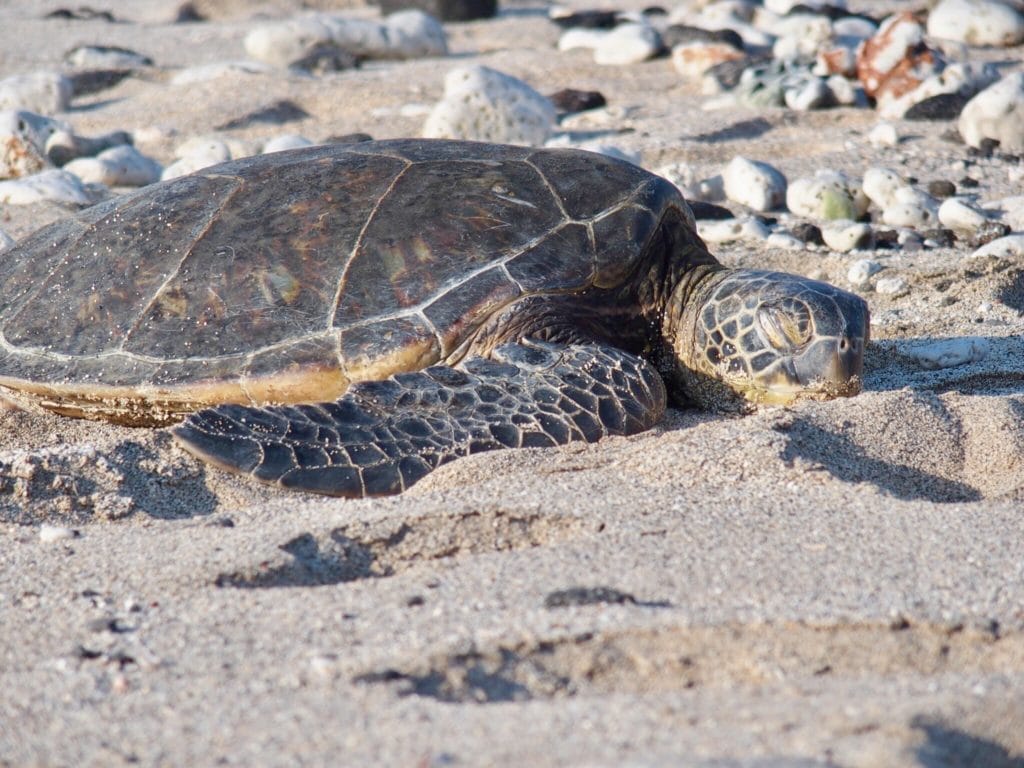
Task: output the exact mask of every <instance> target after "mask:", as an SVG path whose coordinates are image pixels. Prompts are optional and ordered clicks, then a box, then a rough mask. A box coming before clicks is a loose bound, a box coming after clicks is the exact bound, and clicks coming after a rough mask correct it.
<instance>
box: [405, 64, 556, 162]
mask: <svg viewBox="0 0 1024 768" xmlns="http://www.w3.org/2000/svg"><path fill="white" fill-rule="evenodd" d="M554 124H555V108H554V107H553V106H552V105H551V102H550V101H548V100H547V99H546V98H544V96H542V95H541V94H539V93H537V91H535V90H534V89H533V88H531V87H530V86H529V85H527V84H526V83H524V82H523V81H522V80H519V79H517V78H514V77H512V76H511V75H506V74H504V73H503V72H498V71H497V70H494V69H491V68H489V67H483V66H472V67H463V68H458V69H453V70H452V71H451V72H449V73H448V75H447V76H446V77H445V81H444V96H443V98H442V99H441V101H440V102H438V104H437V105H436V106H435V107H434V109H433V110H432V111H431V113H430V115H429V116H428V117H427V120H426V124H425V125H424V127H423V135H424V137H426V138H448V139H469V140H474V141H492V142H498V143H504V144H523V145H527V146H540V145H542V144H544V142H545V141H547V140H548V138H549V137H550V135H551V131H552V129H553V127H554Z"/></svg>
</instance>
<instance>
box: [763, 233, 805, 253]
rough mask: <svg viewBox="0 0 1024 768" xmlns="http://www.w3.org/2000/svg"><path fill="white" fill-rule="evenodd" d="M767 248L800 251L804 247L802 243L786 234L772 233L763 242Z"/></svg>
mask: <svg viewBox="0 0 1024 768" xmlns="http://www.w3.org/2000/svg"><path fill="white" fill-rule="evenodd" d="M765 245H766V246H768V247H769V248H778V249H780V250H784V251H802V250H804V248H805V247H806V246H805V245H804V242H803V241H802V240H801V239H800V238H798V237H794V236H793V235H791V234H789V233H788V232H772V233H771V234H770V235H768V239H767V240H765Z"/></svg>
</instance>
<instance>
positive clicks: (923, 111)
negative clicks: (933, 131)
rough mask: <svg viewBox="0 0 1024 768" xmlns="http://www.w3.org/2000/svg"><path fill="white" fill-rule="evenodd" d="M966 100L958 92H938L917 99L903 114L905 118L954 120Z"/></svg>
mask: <svg viewBox="0 0 1024 768" xmlns="http://www.w3.org/2000/svg"><path fill="white" fill-rule="evenodd" d="M967 101H968V99H967V97H966V96H962V95H961V94H959V93H940V94H939V95H937V96H932V97H930V98H927V99H925V100H924V101H919V102H917V104H915V105H914V106H912V107H911V108H910V109H908V110H907V111H906V113H905V114H904V115H903V117H904V119H906V120H954V119H956V118H957V117H958V116H959V115H960V110H962V109H963V108H964V104H966V103H967Z"/></svg>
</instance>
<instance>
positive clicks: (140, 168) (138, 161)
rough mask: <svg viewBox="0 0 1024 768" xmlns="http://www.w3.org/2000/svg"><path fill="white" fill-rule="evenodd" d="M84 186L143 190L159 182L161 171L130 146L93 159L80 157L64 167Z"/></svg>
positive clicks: (123, 146)
mask: <svg viewBox="0 0 1024 768" xmlns="http://www.w3.org/2000/svg"><path fill="white" fill-rule="evenodd" d="M64 170H65V171H68V172H70V173H73V174H75V175H76V176H77V177H78V178H80V179H81V180H82V181H83V182H85V183H86V184H106V185H107V186H108V187H142V186H145V185H147V184H152V183H154V182H156V181H159V180H160V173H161V171H162V170H163V169H162V168H161V167H160V164H159V163H158V162H156V161H155V160H153V159H151V158H148V157H146V156H145V155H143V154H142V153H141V152H139V150H137V149H136V148H135V147H133V146H132V145H130V144H122V145H121V146H119V147H112V148H111V149H106V150H104V151H103V152H100V153H99V154H98V155H96V157H80V158H78V159H77V160H72V161H71V162H69V163H67V164H66V165H65V166H64Z"/></svg>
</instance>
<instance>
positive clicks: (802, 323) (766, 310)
mask: <svg viewBox="0 0 1024 768" xmlns="http://www.w3.org/2000/svg"><path fill="white" fill-rule="evenodd" d="M757 329H758V333H759V335H760V336H761V338H762V339H763V340H764V341H765V343H766V344H768V345H769V346H771V347H773V348H775V349H778V350H781V351H792V350H795V349H799V348H800V347H802V346H803V345H804V344H806V343H807V342H808V341H809V340H810V338H811V311H810V308H809V307H808V306H807V305H806V304H804V303H803V302H802V301H795V300H792V299H790V300H786V301H783V302H777V303H775V302H773V303H770V304H762V305H761V306H760V307H758V309H757Z"/></svg>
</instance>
